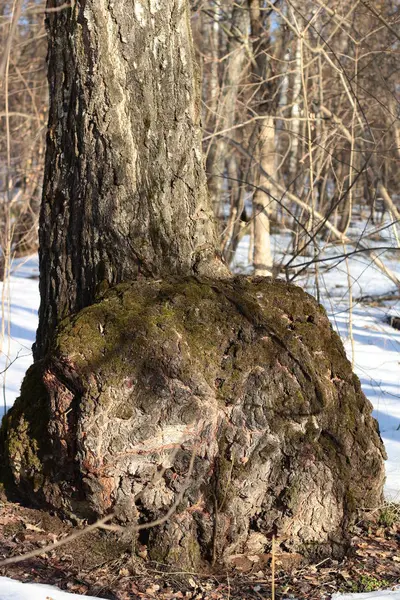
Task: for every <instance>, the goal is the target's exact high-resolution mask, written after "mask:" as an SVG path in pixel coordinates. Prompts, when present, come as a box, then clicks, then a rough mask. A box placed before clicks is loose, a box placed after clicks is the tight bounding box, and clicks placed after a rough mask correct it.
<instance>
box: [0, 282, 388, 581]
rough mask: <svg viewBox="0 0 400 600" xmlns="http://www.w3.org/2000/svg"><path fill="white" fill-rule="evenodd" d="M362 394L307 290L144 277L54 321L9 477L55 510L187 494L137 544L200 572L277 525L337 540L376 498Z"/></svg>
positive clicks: (145, 516) (12, 436) (156, 511)
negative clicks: (47, 353) (48, 350)
mask: <svg viewBox="0 0 400 600" xmlns="http://www.w3.org/2000/svg"><path fill="white" fill-rule="evenodd" d="M32 398H35V401H34V402H32ZM371 408H372V407H371V404H370V403H369V401H368V400H367V399H366V398H365V396H364V394H363V393H362V391H361V387H360V383H359V380H358V378H357V377H356V376H355V375H354V374H353V373H352V371H351V366H350V363H349V361H348V360H347V358H346V355H345V352H344V349H343V346H342V343H341V341H340V338H339V336H338V335H337V334H336V333H335V332H333V330H332V328H331V326H330V323H329V321H328V318H327V317H326V315H325V313H324V311H323V309H322V308H321V307H320V306H319V305H318V304H317V303H316V302H315V300H314V299H313V298H311V297H310V296H308V295H307V294H306V293H305V292H303V291H302V290H301V289H300V288H296V287H294V286H291V285H288V284H284V283H282V282H271V280H269V279H266V278H258V279H254V280H250V279H248V278H233V279H230V280H228V279H227V280H225V281H219V282H217V281H215V280H214V281H210V280H199V279H198V278H190V279H186V280H182V279H181V280H179V281H165V280H164V281H155V282H154V281H151V280H147V281H142V282H141V281H137V282H134V283H130V284H129V283H127V284H121V285H119V286H117V287H116V288H115V289H113V290H111V291H109V292H108V293H107V294H106V296H105V298H104V299H103V300H102V301H101V302H99V303H97V304H94V305H92V306H91V307H89V308H86V309H84V310H83V311H81V312H80V313H79V314H78V315H77V316H76V317H72V318H71V319H67V320H66V321H65V322H64V323H63V325H62V326H61V327H60V328H59V331H58V336H57V342H56V345H55V347H54V349H53V352H52V355H51V357H48V358H47V359H46V361H38V362H36V363H35V364H34V365H33V367H32V368H31V370H30V371H29V372H28V374H27V376H26V379H25V382H24V386H23V389H22V395H21V398H20V399H19V400H18V401H17V402H16V404H15V405H14V407H13V408H12V409H11V411H10V413H9V416H8V419H7V421H6V422H5V424H4V425H3V430H2V436H3V443H4V440H5V448H6V457H5V460H6V461H7V462H8V464H9V465H10V467H11V470H12V475H13V478H14V480H15V482H16V483H17V484H18V486H19V488H20V489H21V490H25V493H26V494H27V496H28V497H29V498H30V499H32V498H36V499H37V500H38V502H41V503H43V502H45V503H47V504H50V505H51V506H55V507H56V508H58V509H60V510H61V511H62V512H64V514H70V513H72V514H74V515H78V516H80V517H82V518H91V519H93V518H95V517H96V516H101V515H104V514H107V513H108V512H109V511H111V510H114V511H116V513H117V515H118V518H119V520H120V521H121V522H122V523H146V522H149V521H151V520H153V519H157V518H160V517H162V516H163V515H165V514H166V513H167V512H168V510H169V508H170V507H171V506H173V504H174V503H175V502H176V501H177V500H179V498H180V500H179V503H178V506H177V509H176V511H175V513H174V514H173V515H172V517H171V518H170V519H169V520H168V522H167V523H165V524H164V525H161V526H159V527H157V528H154V529H151V530H150V531H149V532H148V538H144V537H142V538H141V541H142V543H146V544H147V545H148V550H149V555H150V557H151V558H152V559H154V560H157V561H160V562H167V563H172V564H179V565H180V567H181V568H184V569H185V568H187V569H193V568H199V567H200V566H201V563H202V561H204V560H210V561H211V560H213V559H216V560H218V561H222V562H225V563H229V561H230V560H231V559H232V557H234V556H235V555H237V554H240V553H242V552H250V553H251V554H257V553H262V552H264V551H265V550H266V549H268V547H269V545H270V540H271V537H272V535H275V536H276V537H277V539H278V542H279V543H280V544H281V545H282V547H283V548H286V549H290V550H298V551H301V552H309V553H311V554H313V555H315V554H317V555H318V554H319V555H327V554H331V555H332V554H333V555H334V556H340V555H342V554H343V552H344V550H345V548H346V543H347V540H348V537H347V533H348V528H349V525H350V524H351V523H352V521H353V519H354V518H355V517H356V516H357V514H358V511H359V510H360V509H374V508H376V507H377V506H379V505H380V503H381V502H382V486H383V480H384V468H383V457H384V450H383V445H382V441H381V439H380V436H379V432H378V428H377V423H376V421H375V420H374V419H373V418H372V416H371ZM193 452H195V460H194V468H193V471H192V472H191V473H190V472H188V470H189V464H190V461H191V456H192V453H193ZM188 475H189V486H188V488H186V484H187V477H188ZM181 494H183V495H182V496H180V495H181Z"/></svg>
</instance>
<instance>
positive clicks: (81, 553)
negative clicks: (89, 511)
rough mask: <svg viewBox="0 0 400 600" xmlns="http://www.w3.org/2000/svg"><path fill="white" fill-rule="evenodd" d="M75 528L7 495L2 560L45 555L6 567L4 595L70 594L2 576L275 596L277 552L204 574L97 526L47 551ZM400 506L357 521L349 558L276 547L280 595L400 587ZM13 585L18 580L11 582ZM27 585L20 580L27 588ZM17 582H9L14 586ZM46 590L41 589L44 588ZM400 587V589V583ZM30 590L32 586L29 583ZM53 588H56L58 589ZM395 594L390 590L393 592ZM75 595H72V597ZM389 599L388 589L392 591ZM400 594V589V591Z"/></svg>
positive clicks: (223, 596)
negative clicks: (140, 552) (14, 590)
mask: <svg viewBox="0 0 400 600" xmlns="http://www.w3.org/2000/svg"><path fill="white" fill-rule="evenodd" d="M73 532H76V528H75V529H74V527H73V526H72V525H71V524H68V523H66V522H63V521H61V520H60V519H59V518H58V517H57V516H55V515H53V516H52V515H50V514H49V513H48V512H44V511H40V510H35V509H29V508H25V507H22V506H20V505H18V504H14V503H9V502H7V501H4V502H2V503H1V504H0V556H1V558H2V559H4V558H6V557H7V558H8V557H11V556H17V555H21V554H22V553H23V554H26V553H28V552H31V551H32V550H33V551H37V550H40V549H42V548H43V553H42V554H41V555H40V556H36V557H34V558H30V559H27V560H24V561H23V562H20V563H17V564H12V565H8V566H6V567H0V598H1V600H5V599H8V597H9V598H26V600H33V599H34V598H36V597H37V598H40V599H42V598H43V600H45V598H47V599H51V600H58V599H60V600H61V599H63V598H64V597H65V596H64V595H63V594H62V595H60V596H59V595H57V594H56V593H55V590H43V591H42V593H43V594H44V592H45V591H46V595H43V596H42V595H41V594H40V596H39V595H38V596H35V595H34V591H35V589H36V587H35V586H29V592H30V593H29V594H26V595H20V596H18V595H15V596H13V595H11V593H10V596H7V595H4V596H3V595H2V585H3V586H5V589H7V581H8V580H6V579H3V577H8V578H12V579H13V580H18V581H21V582H30V583H32V582H35V583H46V584H50V585H54V586H57V587H58V588H59V589H61V590H65V591H67V592H69V593H73V594H79V595H82V596H91V597H100V598H108V599H110V600H137V599H145V600H147V599H148V600H151V599H154V598H157V599H160V600H172V599H175V598H186V599H188V600H239V599H240V600H253V599H254V600H259V599H260V598H263V599H269V598H272V597H273V595H272V555H271V554H260V555H255V556H245V555H240V556H239V555H238V556H237V557H235V560H234V561H233V563H232V566H231V567H230V568H229V570H227V569H226V568H222V567H220V566H218V565H217V566H215V567H214V568H211V567H208V569H207V568H205V570H204V573H201V574H200V573H182V572H177V571H170V570H168V569H167V568H166V567H165V566H162V565H160V564H157V563H152V562H148V561H145V560H144V559H141V558H139V557H135V558H133V555H132V553H131V552H130V549H129V548H127V547H126V546H125V547H124V546H122V545H121V543H119V542H118V541H117V540H116V538H114V537H113V536H114V535H115V534H112V533H109V532H104V531H99V530H96V531H94V532H90V533H87V534H86V535H84V536H82V537H80V538H79V539H75V540H73V541H71V542H69V543H68V544H66V545H63V546H60V547H59V548H56V549H54V550H52V551H47V552H46V551H45V546H47V545H49V544H52V543H53V542H55V541H59V540H62V539H63V538H65V537H67V536H69V535H71V533H73ZM399 547H400V508H399V507H398V506H397V507H395V506H394V505H393V506H390V505H388V506H387V507H385V508H384V509H382V510H381V511H379V512H375V513H374V514H371V515H370V516H369V517H368V519H367V520H365V519H364V520H363V521H360V522H359V523H357V525H356V526H355V527H354V528H353V531H352V540H351V545H350V548H349V551H348V554H347V556H346V558H345V559H344V560H342V561H340V562H339V561H335V560H332V559H325V560H319V561H317V562H310V561H307V560H306V559H304V557H302V556H300V555H298V554H293V553H292V554H289V553H283V552H280V551H279V550H277V551H276V552H275V556H274V561H275V577H274V587H275V592H274V596H275V598H276V599H277V600H280V599H283V598H285V599H287V600H290V599H307V600H314V599H315V600H317V599H318V600H319V599H328V598H331V597H332V595H333V594H334V593H336V592H341V593H344V594H346V593H355V592H356V593H357V592H358V593H359V592H375V591H376V590H378V589H386V590H388V589H395V588H396V587H398V586H400V555H399ZM8 585H9V586H12V582H10V583H8ZM24 587H25V586H19V588H20V590H21V589H24ZM10 589H11V587H9V588H8V591H9V590H10ZM37 589H38V590H39V588H37ZM398 589H399V588H398ZM26 591H28V586H26ZM53 592H54V593H53ZM389 594H390V592H389ZM67 598H69V596H67V597H65V600H67ZM385 598H386V596H385ZM395 598H396V600H399V598H400V591H398V593H397V594H396V595H395Z"/></svg>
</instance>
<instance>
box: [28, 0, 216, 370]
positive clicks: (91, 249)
mask: <svg viewBox="0 0 400 600" xmlns="http://www.w3.org/2000/svg"><path fill="white" fill-rule="evenodd" d="M57 4H61V2H58V1H56V2H54V1H51V0H49V3H48V6H49V7H50V8H53V7H55V6H57ZM48 32H49V57H48V63H49V84H50V115H49V129H48V138H47V156H46V168H45V181H44V193H43V204H42V209H41V216H40V273H41V277H40V293H41V300H42V302H41V308H40V317H39V329H38V335H37V343H36V350H35V358H36V359H38V358H41V357H43V356H44V355H45V353H46V351H47V350H48V348H49V344H50V343H51V339H52V335H53V332H54V329H55V327H56V326H57V324H58V323H59V322H60V320H61V319H62V318H63V317H65V316H66V315H68V314H70V313H71V312H76V311H78V310H80V309H81V308H83V307H85V306H88V305H90V304H91V303H92V302H93V301H94V299H95V297H96V295H97V294H98V293H99V290H100V288H101V287H103V286H108V285H113V284H116V283H118V282H120V281H124V280H128V279H135V278H137V277H140V276H145V277H147V276H152V277H159V276H160V275H161V274H163V276H166V275H168V274H170V275H188V274H189V273H200V272H204V270H206V271H207V268H208V272H209V274H210V275H211V274H212V275H215V274H216V273H217V271H218V270H220V271H221V272H224V273H225V274H226V270H225V268H224V267H223V266H222V264H219V260H218V259H216V258H215V255H216V248H217V245H216V238H215V232H214V225H213V221H212V218H211V212H210V207H209V201H208V193H207V188H206V178H205V174H204V168H203V159H202V154H201V132H200V127H199V122H200V96H199V93H200V92H199V80H198V79H199V78H198V72H197V67H196V64H195V60H194V51H193V45H192V38H191V30H190V23H189V14H188V7H187V3H186V0H179V1H175V0H165V1H163V2H162V3H159V2H151V3H150V5H148V3H145V2H139V1H135V3H134V9H133V10H132V2H131V1H128V0H119V1H118V2H116V3H114V4H113V6H112V7H111V6H110V5H109V3H108V2H106V1H105V0H86V1H83V0H80V1H78V2H76V3H74V8H73V9H68V10H61V11H56V12H51V13H49V14H48ZM149 40H150V41H149ZM213 261H214V263H213V265H212V266H210V264H211V263H212V262H213ZM205 265H208V267H207V268H206V267H205Z"/></svg>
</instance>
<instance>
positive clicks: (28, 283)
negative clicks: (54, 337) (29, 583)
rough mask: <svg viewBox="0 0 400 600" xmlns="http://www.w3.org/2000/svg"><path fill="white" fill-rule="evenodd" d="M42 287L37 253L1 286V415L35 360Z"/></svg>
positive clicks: (19, 263)
mask: <svg viewBox="0 0 400 600" xmlns="http://www.w3.org/2000/svg"><path fill="white" fill-rule="evenodd" d="M38 286H39V266H38V259H37V257H36V256H34V257H30V258H28V259H27V258H23V259H17V260H15V261H14V263H13V265H12V272H11V277H10V281H9V285H6V287H5V289H4V290H3V286H2V285H0V295H1V294H2V296H0V299H1V300H3V302H1V309H0V310H1V313H0V317H1V320H0V322H1V328H0V373H1V376H0V385H1V400H0V417H1V416H3V414H4V412H5V410H8V409H9V408H10V406H12V404H13V402H14V400H15V398H16V397H17V396H18V394H19V389H20V386H21V381H22V379H23V376H24V374H25V372H26V370H27V368H28V367H29V365H30V364H31V363H32V344H33V342H34V339H35V335H36V328H37V311H38V306H39V287H38ZM8 333H9V334H10V335H8ZM0 600H1V598H0Z"/></svg>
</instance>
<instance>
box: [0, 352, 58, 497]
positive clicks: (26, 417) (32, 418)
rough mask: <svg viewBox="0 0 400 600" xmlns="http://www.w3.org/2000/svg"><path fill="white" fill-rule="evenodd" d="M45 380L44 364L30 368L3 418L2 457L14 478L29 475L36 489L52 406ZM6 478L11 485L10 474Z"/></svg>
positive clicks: (46, 448) (46, 441)
mask: <svg viewBox="0 0 400 600" xmlns="http://www.w3.org/2000/svg"><path fill="white" fill-rule="evenodd" d="M42 377H43V369H42V365H41V364H39V363H36V365H33V366H32V367H30V369H29V370H28V371H27V373H26V375H25V378H24V381H23V383H22V387H21V394H20V397H19V398H17V400H16V401H15V403H14V406H13V407H12V408H11V410H10V411H9V412H8V413H7V415H6V416H5V417H4V418H3V422H2V426H1V432H0V438H1V448H2V454H3V455H4V460H5V462H6V464H7V465H8V467H9V468H10V469H11V471H12V472H13V474H14V478H16V479H17V480H19V478H20V477H21V476H25V475H29V476H30V477H31V478H33V479H32V480H33V485H34V488H35V489H37V487H38V486H40V482H41V481H42V478H41V472H42V457H43V454H44V453H45V452H46V451H47V450H48V434H47V430H46V425H47V422H48V414H49V405H48V395H47V390H46V388H45V386H44V384H43V379H42ZM4 475H5V476H4V479H5V483H8V478H7V473H5V474H4Z"/></svg>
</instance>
